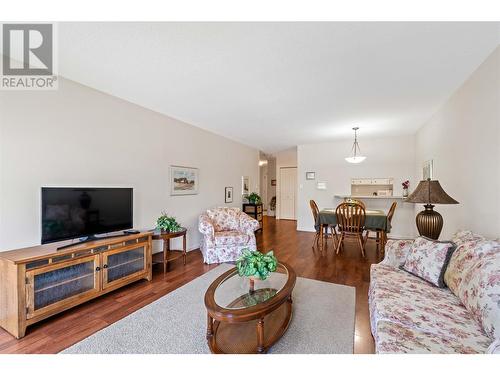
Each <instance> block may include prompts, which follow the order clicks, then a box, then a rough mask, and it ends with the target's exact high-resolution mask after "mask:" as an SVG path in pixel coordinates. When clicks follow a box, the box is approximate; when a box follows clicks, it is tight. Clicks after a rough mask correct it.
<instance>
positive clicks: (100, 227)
mask: <svg viewBox="0 0 500 375" xmlns="http://www.w3.org/2000/svg"><path fill="white" fill-rule="evenodd" d="M132 222H133V189H132V188H87V187H85V188H68V187H60V188H59V187H42V244H45V243H49V242H55V241H62V240H68V239H74V238H85V237H88V238H94V236H95V235H96V234H103V233H109V232H115V231H119V230H124V229H130V228H132V227H133V223H132Z"/></svg>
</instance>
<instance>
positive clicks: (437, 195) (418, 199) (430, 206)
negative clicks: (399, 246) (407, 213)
mask: <svg viewBox="0 0 500 375" xmlns="http://www.w3.org/2000/svg"><path fill="white" fill-rule="evenodd" d="M405 202H411V203H425V204H424V207H425V210H424V211H421V212H419V213H418V215H417V217H416V220H415V221H416V223H417V228H418V233H419V234H420V235H421V236H425V237H428V238H431V239H433V240H437V239H438V238H439V235H440V234H441V230H442V229H443V217H442V216H441V214H440V213H439V212H437V211H434V203H436V204H458V202H457V201H456V200H455V199H453V198H452V197H450V196H449V195H448V194H446V192H445V191H444V190H443V188H442V187H441V185H440V184H439V181H437V180H431V179H430V178H428V179H427V180H422V181H420V182H419V183H418V186H417V188H416V189H415V191H414V192H413V193H411V194H410V195H409V196H408V198H406V199H405Z"/></svg>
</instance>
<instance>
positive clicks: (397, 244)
mask: <svg viewBox="0 0 500 375" xmlns="http://www.w3.org/2000/svg"><path fill="white" fill-rule="evenodd" d="M413 241H414V240H389V241H387V244H386V245H385V256H384V260H383V261H382V262H380V264H385V265H387V266H392V267H394V268H399V267H401V266H402V265H403V264H405V261H406V257H407V256H408V252H409V251H410V249H411V245H412V244H413Z"/></svg>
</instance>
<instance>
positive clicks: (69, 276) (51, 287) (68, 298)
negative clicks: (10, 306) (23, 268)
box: [26, 255, 101, 320]
mask: <svg viewBox="0 0 500 375" xmlns="http://www.w3.org/2000/svg"><path fill="white" fill-rule="evenodd" d="M100 269H101V267H100V266H99V255H92V256H87V257H81V258H77V259H74V260H71V261H67V262H64V263H60V264H53V265H49V266H46V267H42V268H38V269H34V270H31V271H28V272H26V313H27V314H26V315H27V316H26V317H27V319H32V318H37V317H40V316H44V317H45V316H50V315H53V314H54V313H56V312H59V311H63V310H65V309H67V308H70V307H73V306H76V305H78V304H80V303H82V302H84V301H86V300H88V299H91V298H94V297H95V296H96V295H98V294H99V293H100V290H101V275H100V273H101V272H100ZM37 320H38V319H37Z"/></svg>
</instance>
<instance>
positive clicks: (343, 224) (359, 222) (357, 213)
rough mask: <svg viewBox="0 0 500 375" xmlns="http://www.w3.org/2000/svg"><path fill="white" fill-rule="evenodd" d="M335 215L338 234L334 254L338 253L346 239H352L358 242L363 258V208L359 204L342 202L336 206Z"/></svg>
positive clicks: (364, 215) (364, 213) (364, 216)
mask: <svg viewBox="0 0 500 375" xmlns="http://www.w3.org/2000/svg"><path fill="white" fill-rule="evenodd" d="M335 215H336V216H337V226H338V229H339V234H340V239H339V241H338V242H337V251H336V253H337V254H338V253H339V251H340V247H341V246H342V245H343V243H344V239H345V238H346V237H354V238H356V239H357V240H358V244H359V247H360V248H361V255H363V256H365V241H363V231H364V230H365V218H366V212H365V208H364V207H363V206H362V205H361V204H359V203H347V202H344V203H341V204H339V205H338V206H337V209H336V210H335Z"/></svg>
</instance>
